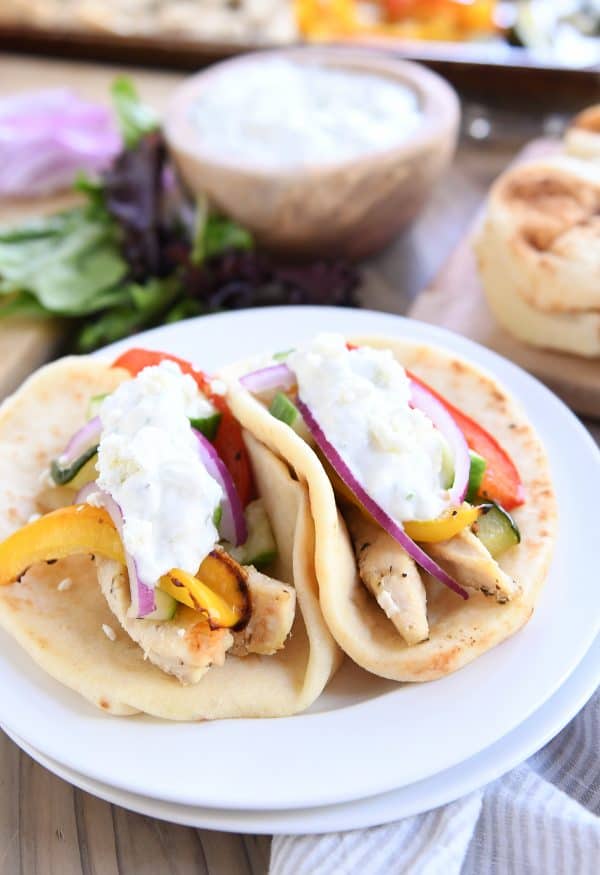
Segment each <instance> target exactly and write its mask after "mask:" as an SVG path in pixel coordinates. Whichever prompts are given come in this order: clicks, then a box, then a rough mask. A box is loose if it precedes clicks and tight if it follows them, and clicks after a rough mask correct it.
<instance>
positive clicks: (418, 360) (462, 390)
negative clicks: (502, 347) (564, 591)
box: [222, 337, 556, 681]
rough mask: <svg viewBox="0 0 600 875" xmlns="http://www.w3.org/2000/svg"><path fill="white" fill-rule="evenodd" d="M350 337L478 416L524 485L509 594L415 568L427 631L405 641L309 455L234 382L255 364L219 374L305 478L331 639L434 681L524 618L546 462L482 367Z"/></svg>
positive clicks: (540, 545) (546, 544)
mask: <svg viewBox="0 0 600 875" xmlns="http://www.w3.org/2000/svg"><path fill="white" fill-rule="evenodd" d="M350 340H351V342H352V343H353V344H356V345H358V346H372V347H375V348H379V349H389V350H391V351H392V352H393V355H394V356H395V357H396V358H397V359H398V360H399V361H400V362H401V364H402V365H404V366H405V367H407V368H409V369H410V370H411V371H412V372H413V373H414V374H416V376H417V377H420V378H421V379H423V380H425V381H426V382H427V383H428V384H429V385H430V386H431V387H432V388H433V389H435V390H437V391H438V392H439V393H441V394H442V395H443V396H444V398H446V399H447V400H448V401H449V402H450V403H452V404H454V405H455V406H456V407H458V408H459V409H460V410H461V411H463V412H464V413H465V414H467V415H468V416H470V417H472V418H474V419H475V420H476V421H477V422H478V423H480V424H481V425H482V426H483V427H484V428H485V429H487V430H488V431H489V432H490V434H491V435H493V436H494V437H495V438H496V440H497V441H498V442H499V443H500V445H501V446H502V447H503V448H504V449H505V450H506V452H507V453H508V454H509V455H510V457H511V458H512V459H513V461H514V462H515V464H516V465H517V467H518V470H519V473H520V475H521V480H522V483H523V486H524V489H525V498H526V501H525V503H524V504H523V505H522V506H520V507H518V508H517V509H516V510H515V511H514V512H513V516H514V519H515V521H516V522H517V524H518V526H519V529H520V533H521V543H520V544H519V545H518V546H514V547H511V548H510V549H509V550H507V552H505V553H503V554H502V555H501V556H500V557H499V559H498V565H499V571H498V576H499V577H501V578H502V579H503V580H505V581H509V582H510V583H512V582H513V581H514V582H516V584H515V585H514V587H513V589H512V592H511V593H509V596H510V599H509V600H507V601H503V600H500V601H499V600H497V599H496V598H494V594H493V592H492V591H490V594H488V595H484V594H483V592H481V591H473V590H470V591H469V596H470V597H469V599H468V600H467V601H463V600H462V599H461V598H459V597H458V596H457V595H456V594H455V593H454V592H452V591H450V590H449V589H447V588H446V587H444V586H442V585H441V584H440V583H438V582H437V581H436V580H434V579H433V578H431V577H430V576H429V575H426V574H424V573H423V574H422V575H421V577H422V579H423V583H424V588H425V595H426V606H427V621H428V626H429V634H428V638H427V639H426V640H422V641H421V642H420V643H413V644H408V643H407V641H406V640H405V639H404V638H403V637H402V636H401V635H400V634H399V633H398V630H397V628H396V627H395V625H394V623H393V622H392V621H391V620H390V619H389V618H388V616H386V614H385V613H384V611H383V610H382V609H381V607H380V605H379V604H378V603H377V601H376V600H375V598H374V597H373V595H372V594H371V592H369V591H368V589H367V587H366V586H365V584H364V583H363V582H362V581H361V579H359V575H358V573H357V560H356V558H355V549H354V548H353V544H352V541H351V538H350V536H349V533H348V528H347V526H346V524H345V521H344V518H343V517H342V514H341V513H340V509H339V507H338V505H337V504H336V496H335V494H334V490H333V488H332V484H331V481H330V479H329V477H328V476H327V474H326V472H325V469H324V467H323V465H322V464H321V462H320V460H319V458H318V456H317V455H316V453H315V452H314V451H313V449H312V448H311V447H310V446H309V444H308V443H307V442H305V441H304V440H303V439H302V438H301V437H300V436H299V435H298V434H296V433H295V431H294V430H293V429H291V428H290V427H288V426H287V425H285V424H284V423H283V422H281V421H279V420H278V419H276V418H275V417H273V416H272V415H270V414H269V412H268V410H267V409H266V407H265V406H264V405H263V404H261V403H260V402H259V401H258V400H257V399H256V398H255V397H254V396H253V395H251V394H250V393H249V392H248V391H247V390H246V389H245V388H243V386H242V385H241V384H240V383H239V380H238V378H239V377H240V376H241V375H243V374H246V373H247V372H248V371H252V370H254V368H255V367H256V363H255V362H246V363H241V364H238V365H236V366H234V367H232V368H230V369H228V370H227V371H226V372H224V373H223V374H222V376H223V378H224V379H225V380H226V381H227V383H228V385H229V401H230V405H231V408H232V410H233V412H234V414H235V416H236V417H237V418H238V419H239V421H240V422H241V423H242V424H243V426H244V427H245V428H247V429H248V431H250V432H251V433H252V434H253V435H254V436H255V437H256V438H257V440H259V441H260V442H261V443H262V444H264V445H265V446H267V447H269V448H270V449H271V450H272V451H273V452H274V453H276V454H277V455H278V456H280V457H281V458H282V459H284V460H285V461H286V462H287V464H288V465H289V466H290V467H291V468H292V469H293V470H294V472H295V474H296V476H297V477H298V479H299V480H300V482H302V483H306V484H307V486H308V489H309V493H310V503H311V509H312V514H313V518H314V523H315V533H316V537H315V547H316V553H315V556H316V571H317V579H318V582H319V592H320V601H321V607H322V610H323V614H324V616H325V619H326V621H327V624H328V626H329V628H330V630H331V632H332V633H333V635H334V637H335V639H336V640H337V642H338V644H339V645H340V646H341V647H342V649H343V650H344V651H345V652H346V653H347V654H348V655H349V656H350V657H351V658H352V659H353V660H354V661H355V662H356V663H358V664H359V665H360V666H362V667H363V668H364V669H366V670H368V671H370V672H373V673H374V674H377V675H381V676H383V677H386V678H391V679H393V680H397V681H426V680H433V679H435V678H439V677H442V676H444V675H447V674H449V673H450V672H453V671H455V670H456V669H459V668H460V667H461V666H464V665H466V664H467V663H469V662H471V661H472V660H473V659H475V658H476V657H478V656H479V655H481V654H482V653H485V652H486V651H487V650H490V649H491V648H492V647H494V646H495V645H497V644H499V643H500V642H501V641H504V640H505V639H506V638H508V637H509V636H510V635H512V634H514V633H515V632H517V631H518V630H519V629H520V628H521V627H522V626H523V625H524V624H525V623H526V622H527V621H528V620H529V618H530V617H531V615H532V613H533V611H534V608H535V605H536V602H537V600H538V598H539V597H540V593H541V590H542V587H543V584H544V581H545V579H546V576H547V573H548V568H549V564H550V560H551V554H552V547H553V542H554V537H555V530H556V502H555V497H554V492H553V488H552V481H551V477H550V472H549V469H548V462H547V459H546V455H545V452H544V449H543V447H542V445H541V443H540V440H539V438H538V436H537V435H536V433H535V430H534V428H533V427H532V425H531V423H530V422H529V421H528V419H527V417H526V415H525V413H524V411H523V410H522V409H521V408H520V406H519V405H518V404H517V403H516V401H515V400H514V399H513V398H512V397H511V396H510V395H509V394H508V392H507V391H506V390H505V389H504V388H503V387H502V386H501V385H500V384H499V383H498V382H497V381H496V380H495V379H494V378H493V377H492V376H491V375H490V374H488V373H486V372H484V371H482V370H481V369H479V368H478V367H475V366H474V365H473V364H471V363H469V362H467V361H465V360H463V359H461V358H459V357H457V356H456V355H454V354H453V353H451V352H448V351H446V350H443V349H441V348H438V347H434V346H424V345H421V344H417V343H412V342H410V341H407V340H398V339H391V338H373V337H359V338H350ZM458 579H459V580H460V578H458ZM509 585H510V584H509ZM413 631H414V630H413ZM416 637H418V636H416Z"/></svg>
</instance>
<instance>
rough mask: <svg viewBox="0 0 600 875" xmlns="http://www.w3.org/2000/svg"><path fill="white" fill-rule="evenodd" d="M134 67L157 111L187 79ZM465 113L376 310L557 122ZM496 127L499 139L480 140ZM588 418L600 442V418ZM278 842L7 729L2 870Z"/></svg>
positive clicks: (34, 67)
mask: <svg viewBox="0 0 600 875" xmlns="http://www.w3.org/2000/svg"><path fill="white" fill-rule="evenodd" d="M118 72H125V71H122V70H118V69H117V68H113V67H104V66H100V65H96V64H94V65H85V64H81V63H66V62H63V61H51V60H41V59H34V58H30V57H19V56H14V55H0V93H8V92H14V91H19V90H26V89H28V88H40V87H51V86H61V85H65V84H66V85H70V86H72V87H75V88H77V89H78V90H79V91H80V92H82V93H83V94H89V95H90V96H93V97H96V98H103V99H104V100H105V101H107V99H108V98H107V94H108V85H109V83H110V81H111V80H112V78H113V77H114V76H115V75H116V74H117V73H118ZM126 72H127V73H128V74H129V75H133V76H134V78H135V80H136V82H137V83H138V87H139V89H140V92H141V94H142V95H143V97H145V98H146V99H148V100H150V101H152V102H153V103H154V104H156V105H157V106H159V107H160V106H161V105H162V104H163V103H164V100H165V99H166V97H167V95H168V93H169V91H170V89H171V88H172V87H173V85H174V84H175V83H176V82H177V81H179V79H180V78H181V77H180V76H179V75H178V74H174V73H173V74H167V73H164V72H161V73H152V72H148V71H132V70H127V71H126ZM465 115H466V124H465V126H464V127H465V130H464V132H463V138H462V141H461V144H460V148H459V151H458V155H457V157H456V161H455V163H454V166H453V168H452V170H451V171H450V172H449V173H448V175H447V177H446V178H445V180H444V181H443V183H442V184H441V185H440V186H439V187H438V189H437V191H436V192H435V195H434V196H433V198H432V199H431V201H430V202H429V204H428V206H427V208H426V209H425V211H424V212H423V214H422V215H421V217H420V218H419V220H418V221H417V222H416V223H415V224H414V226H413V227H412V228H411V229H410V230H408V231H407V232H406V233H404V234H403V235H401V236H400V237H399V238H398V240H397V241H396V242H395V243H394V244H393V245H392V246H390V247H389V248H388V249H387V250H386V251H385V252H384V253H382V254H381V255H380V256H378V257H377V258H375V259H372V260H371V261H370V262H369V265H368V267H369V268H370V269H371V273H370V276H371V277H372V278H373V282H370V283H369V285H368V294H367V295H366V297H365V299H364V300H363V303H364V304H365V305H366V306H369V307H371V308H373V309H378V310H385V311H389V312H392V313H404V312H406V310H407V309H408V306H409V305H410V303H411V301H412V300H413V299H414V297H415V295H416V294H417V293H418V291H419V290H420V289H421V288H423V287H424V286H425V284H426V283H427V282H429V281H430V280H431V279H432V278H433V276H434V275H435V273H436V271H437V270H438V269H439V267H440V266H441V265H442V264H443V262H444V260H445V259H446V257H447V256H448V255H449V253H450V251H451V250H452V248H453V246H454V245H455V244H456V243H457V242H458V240H459V239H460V236H461V234H462V233H463V232H464V230H465V228H466V227H467V226H468V224H469V222H470V220H471V219H472V217H473V215H474V214H475V212H476V210H477V207H478V206H479V205H480V203H481V201H482V199H483V197H484V195H485V192H486V190H487V188H488V186H489V184H490V182H491V181H492V179H493V178H494V177H495V176H496V175H497V174H498V173H499V172H500V171H501V170H502V168H503V167H504V166H505V165H506V164H507V163H508V161H510V159H511V158H512V157H513V156H514V154H516V152H517V151H518V150H519V148H520V147H521V146H522V145H523V144H524V143H525V141H526V140H528V139H530V138H531V137H532V136H537V135H540V134H542V133H543V132H544V130H545V128H544V125H546V127H547V123H548V121H550V122H552V121H553V120H552V119H550V120H548V119H543V118H536V116H535V115H534V114H531V113H528V114H527V116H526V117H518V116H515V117H514V118H510V119H508V121H507V120H506V115H505V114H504V115H503V116H501V117H499V121H498V117H496V116H495V115H494V113H493V112H492V111H488V110H487V109H486V108H485V107H474V106H468V107H466V113H465ZM482 122H483V124H482ZM489 123H491V124H492V130H493V131H494V137H493V138H487V137H483V138H480V137H481V134H482V132H485V129H486V126H487V125H488V124H489ZM0 353H1V350H0ZM587 425H588V427H589V428H590V429H591V431H592V433H593V434H594V436H595V437H596V439H597V440H599V441H600V425H599V424H595V425H594V424H592V423H587ZM269 844H270V842H269V839H268V838H267V837H261V836H258V837H254V836H241V835H233V834H231V835H230V834H226V833H218V832H212V831H209V830H198V829H191V828H187V827H180V826H175V825H173V824H167V823H163V822H161V821H159V820H154V819H152V818H149V817H144V816H141V815H138V814H134V813H132V812H129V811H126V810H124V809H122V808H119V807H117V806H114V805H110V804H108V803H106V802H102V801H101V800H99V799H96V798H95V797H93V796H90V795H89V794H87V793H85V792H82V791H80V790H77V789H75V788H74V787H72V786H71V785H69V784H67V783H66V782H64V781H62V780H60V779H59V778H57V777H55V776H54V775H52V774H51V773H50V772H48V771H47V770H46V769H44V768H42V767H41V766H39V765H38V764H37V763H35V762H34V761H33V760H32V759H31V758H30V757H29V756H28V755H27V754H25V753H23V752H22V751H20V749H19V748H18V747H17V746H16V745H15V744H13V742H12V741H11V740H10V739H9V738H8V737H7V736H6V735H4V734H3V733H1V732H0V875H13V873H14V875H16V873H23V875H146V873H152V875H154V873H157V875H170V873H173V875H175V873H176V875H192V873H193V875H202V873H210V875H250V873H251V875H262V873H265V872H266V871H267V868H268V860H269Z"/></svg>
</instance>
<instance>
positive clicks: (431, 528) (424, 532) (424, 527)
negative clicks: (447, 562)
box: [403, 502, 481, 544]
mask: <svg viewBox="0 0 600 875" xmlns="http://www.w3.org/2000/svg"><path fill="white" fill-rule="evenodd" d="M480 514H481V508H479V507H474V506H473V505H472V504H467V503H466V502H465V503H464V504H461V505H460V507H452V508H450V509H449V510H447V511H446V513H444V514H442V516H440V517H438V518H437V519H434V520H410V522H405V523H403V528H404V531H405V532H406V534H407V535H408V537H409V538H412V539H413V541H417V542H419V543H421V544H432V543H434V542H435V541H447V540H448V539H449V538H453V537H454V535H458V533H459V532H462V530H463V529H466V528H467V526H472V525H473V523H474V522H475V521H476V520H477V519H478V517H479V516H480Z"/></svg>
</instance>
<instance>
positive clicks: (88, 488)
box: [73, 480, 104, 504]
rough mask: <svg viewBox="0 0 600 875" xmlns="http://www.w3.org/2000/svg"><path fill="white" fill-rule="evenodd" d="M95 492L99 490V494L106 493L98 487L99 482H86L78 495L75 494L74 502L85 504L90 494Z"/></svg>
mask: <svg viewBox="0 0 600 875" xmlns="http://www.w3.org/2000/svg"><path fill="white" fill-rule="evenodd" d="M94 492H97V493H98V494H99V495H104V493H101V492H100V490H99V489H98V484H97V483H96V481H95V480H92V482H91V483H86V484H85V486H82V487H81V489H80V490H79V492H78V493H77V495H76V496H75V500H74V501H73V504H85V503H86V501H87V500H88V498H89V497H90V495H92V494H93V493H94Z"/></svg>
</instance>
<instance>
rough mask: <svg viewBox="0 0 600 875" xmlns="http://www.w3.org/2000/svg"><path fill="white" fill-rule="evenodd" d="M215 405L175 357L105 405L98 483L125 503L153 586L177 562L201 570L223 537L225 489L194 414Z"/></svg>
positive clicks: (132, 542) (127, 536)
mask: <svg viewBox="0 0 600 875" xmlns="http://www.w3.org/2000/svg"><path fill="white" fill-rule="evenodd" d="M213 412H214V408H213V407H212V405H211V404H210V402H209V401H207V400H206V399H205V398H204V397H203V396H202V395H201V393H200V391H199V390H198V387H197V385H196V383H195V381H194V380H193V378H192V377H190V376H189V375H184V374H182V372H181V370H180V368H179V366H178V365H177V364H176V363H175V362H170V361H164V362H161V364H159V365H157V366H153V367H148V368H145V369H144V370H143V371H141V372H140V373H139V374H138V376H137V377H135V378H134V379H132V380H127V381H126V382H124V383H122V384H121V385H120V386H119V387H118V388H117V389H116V391H115V392H113V393H112V394H111V395H109V396H108V398H106V399H105V400H104V401H103V403H102V406H101V408H100V413H99V416H100V419H101V421H102V434H101V438H100V445H99V448H98V463H97V468H98V472H99V477H98V487H99V488H100V489H101V490H103V491H105V492H108V493H109V494H110V495H111V496H112V498H113V499H114V500H115V501H116V503H117V504H118V505H119V507H120V508H121V512H122V514H123V519H124V527H123V540H124V543H125V549H126V550H127V551H128V553H130V554H131V556H132V557H133V558H134V560H135V562H136V565H137V569H138V572H139V575H140V579H141V580H142V581H143V582H144V583H146V584H147V585H148V586H155V585H156V583H157V582H158V580H159V578H160V577H161V576H162V575H163V574H166V573H167V572H168V571H170V570H171V569H172V568H181V569H183V570H184V571H187V572H189V573H190V574H195V573H196V572H197V570H198V566H199V565H200V563H201V562H202V560H203V559H204V558H205V557H206V556H207V555H208V553H209V552H210V551H211V550H212V548H213V547H214V545H215V543H216V542H217V540H218V537H219V535H218V533H217V529H216V528H215V525H214V522H213V517H214V513H215V510H216V509H217V507H218V505H219V504H220V502H221V500H222V497H223V495H222V489H221V486H220V485H219V484H218V483H217V482H216V480H214V479H213V478H212V477H211V476H210V474H209V473H208V471H207V470H206V468H205V466H204V465H203V463H202V462H201V460H200V458H199V455H198V449H197V441H196V437H195V436H194V433H193V432H192V429H191V426H190V421H189V420H190V417H193V418H202V417H206V416H210V415H211V413H213ZM90 498H91V500H92V502H93V501H94V495H91V496H90Z"/></svg>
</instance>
